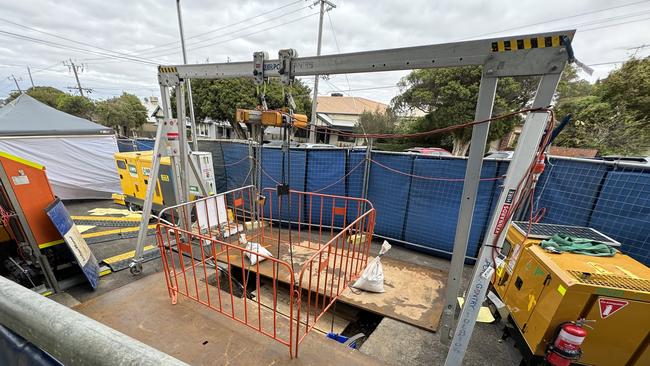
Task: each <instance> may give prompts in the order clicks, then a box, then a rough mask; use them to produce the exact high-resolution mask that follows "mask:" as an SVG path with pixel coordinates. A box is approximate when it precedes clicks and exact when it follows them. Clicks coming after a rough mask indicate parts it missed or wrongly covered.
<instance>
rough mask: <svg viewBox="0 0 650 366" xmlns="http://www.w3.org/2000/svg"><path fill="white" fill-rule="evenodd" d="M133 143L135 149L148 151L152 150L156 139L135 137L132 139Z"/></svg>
mask: <svg viewBox="0 0 650 366" xmlns="http://www.w3.org/2000/svg"><path fill="white" fill-rule="evenodd" d="M133 143H134V144H135V146H136V148H137V151H149V150H153V147H154V144H155V143H156V140H153V139H135V141H133Z"/></svg>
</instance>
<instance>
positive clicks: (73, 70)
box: [63, 59, 85, 97]
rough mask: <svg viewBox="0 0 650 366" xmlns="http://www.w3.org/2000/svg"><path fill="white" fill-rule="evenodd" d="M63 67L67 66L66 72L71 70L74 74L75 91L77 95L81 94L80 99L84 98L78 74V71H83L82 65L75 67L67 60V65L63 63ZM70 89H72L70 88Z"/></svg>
mask: <svg viewBox="0 0 650 366" xmlns="http://www.w3.org/2000/svg"><path fill="white" fill-rule="evenodd" d="M63 65H65V66H67V67H68V70H72V72H74V78H75V79H76V80H77V88H76V89H77V90H79V94H81V96H82V97H83V96H85V95H84V88H82V87H81V82H80V81H79V74H78V71H79V70H83V66H82V65H75V64H74V62H72V59H70V60H69V63H67V62H65V61H63ZM70 89H74V88H70Z"/></svg>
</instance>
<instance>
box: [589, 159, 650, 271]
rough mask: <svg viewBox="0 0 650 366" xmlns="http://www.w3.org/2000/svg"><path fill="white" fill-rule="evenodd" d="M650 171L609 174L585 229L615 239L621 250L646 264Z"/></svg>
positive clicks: (649, 255)
mask: <svg viewBox="0 0 650 366" xmlns="http://www.w3.org/2000/svg"><path fill="white" fill-rule="evenodd" d="M648 222H650V172H641V171H636V172H635V171H610V172H609V173H608V174H607V177H606V178H605V181H604V183H603V186H602V190H601V191H600V196H599V197H598V203H597V204H596V207H595V208H594V211H593V214H592V216H591V221H590V223H589V226H591V227H592V228H594V229H596V230H598V231H601V232H602V233H604V234H606V235H608V236H610V237H612V238H613V239H616V240H617V241H619V242H620V243H621V250H622V251H623V252H624V253H626V254H628V255H630V256H631V257H633V258H634V259H636V260H638V261H639V262H641V263H644V264H645V265H650V227H649V226H648Z"/></svg>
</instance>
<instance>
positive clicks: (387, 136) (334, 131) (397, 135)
mask: <svg viewBox="0 0 650 366" xmlns="http://www.w3.org/2000/svg"><path fill="white" fill-rule="evenodd" d="M530 112H547V113H552V110H551V109H550V108H525V109H520V110H517V111H514V112H510V113H506V114H501V115H498V116H494V117H490V118H486V119H483V120H475V121H470V122H465V123H461V124H457V125H451V126H447V127H443V128H438V129H434V130H429V131H422V132H413V133H375V134H363V133H353V132H346V131H341V130H337V129H333V128H329V127H324V126H317V128H318V129H319V130H322V131H323V133H326V134H331V135H338V136H345V137H352V138H379V139H394V138H414V137H425V136H431V135H436V134H440V133H444V132H450V131H454V130H457V129H461V128H466V127H470V126H474V125H477V124H481V123H487V122H492V121H498V120H502V119H506V118H510V117H514V116H516V115H520V114H523V113H530Z"/></svg>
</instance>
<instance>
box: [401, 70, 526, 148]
mask: <svg viewBox="0 0 650 366" xmlns="http://www.w3.org/2000/svg"><path fill="white" fill-rule="evenodd" d="M480 80H481V68H480V67H460V68H442V69H424V70H414V71H412V72H411V73H410V74H409V75H407V76H406V77H404V78H403V79H402V80H401V81H400V82H399V84H398V85H399V86H400V88H401V90H402V93H401V94H400V95H398V96H397V97H395V98H393V101H392V104H393V106H394V108H395V109H396V110H398V111H402V112H405V111H409V110H414V109H418V110H420V111H422V112H425V113H427V115H426V116H425V117H424V118H418V119H415V120H414V121H413V122H412V123H411V124H410V125H409V126H408V127H407V129H408V130H409V132H420V131H428V130H433V129H438V128H443V127H448V126H451V125H454V124H458V123H462V122H466V121H471V120H473V119H474V114H475V110H476V101H477V98H478V90H479V84H480ZM537 80H538V79H536V78H517V79H515V78H501V79H499V84H498V88H497V94H496V98H495V103H494V107H493V116H494V115H500V114H504V113H507V112H511V111H515V110H518V109H521V108H523V107H525V106H526V105H527V104H528V103H529V101H530V100H531V98H532V96H533V95H534V92H535V88H536V81H537ZM520 121H521V118H520V117H517V116H515V117H511V118H508V119H504V120H500V121H497V122H493V123H492V124H491V126H490V132H489V135H488V140H489V141H492V140H495V139H498V138H501V137H503V136H504V135H505V134H506V133H508V132H510V131H511V130H512V128H513V127H514V125H515V124H516V123H517V122H520ZM471 134H472V129H471V128H464V129H458V130H455V131H453V132H451V134H449V135H446V136H441V135H433V136H427V137H423V138H419V139H418V141H419V142H421V143H424V144H429V145H434V146H441V147H445V148H451V150H452V152H453V154H454V155H465V154H466V153H467V150H468V148H469V144H470V140H471Z"/></svg>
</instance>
